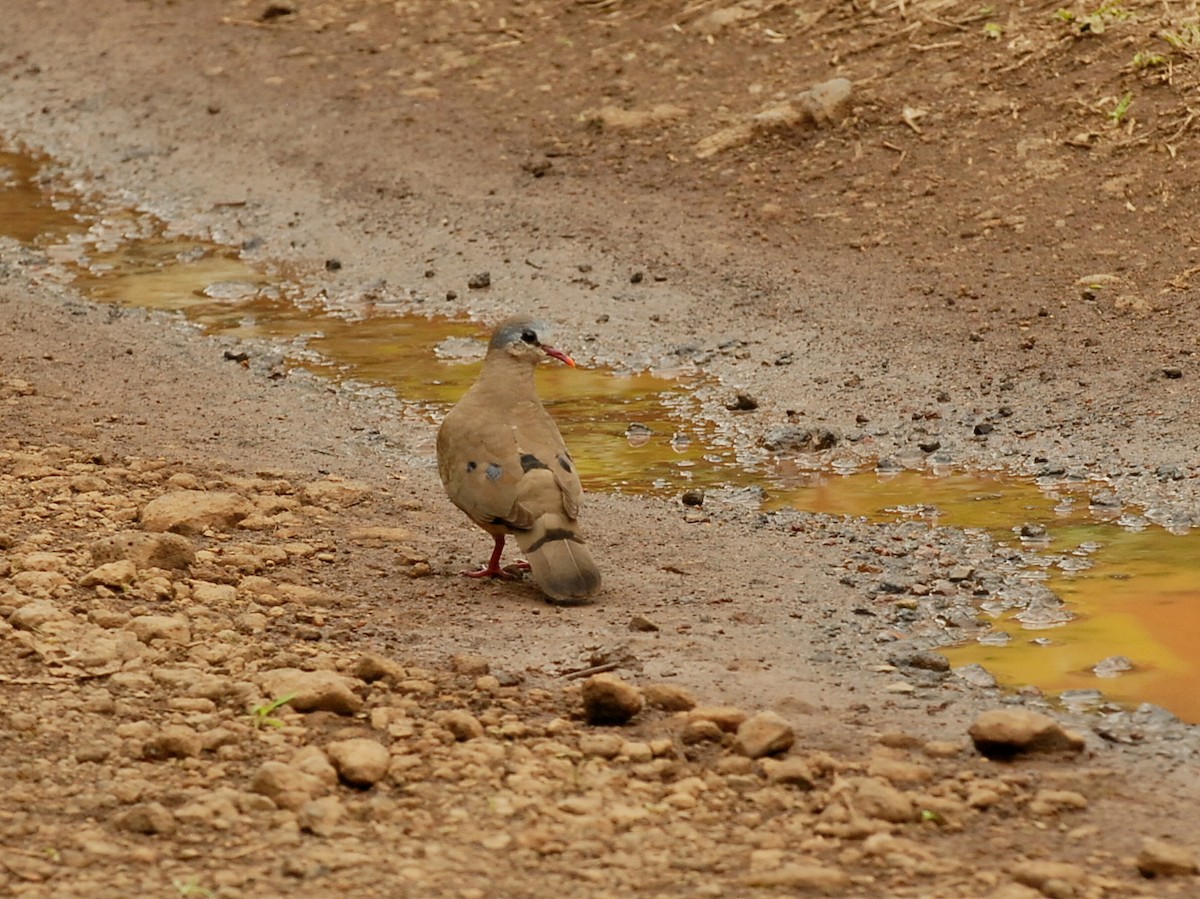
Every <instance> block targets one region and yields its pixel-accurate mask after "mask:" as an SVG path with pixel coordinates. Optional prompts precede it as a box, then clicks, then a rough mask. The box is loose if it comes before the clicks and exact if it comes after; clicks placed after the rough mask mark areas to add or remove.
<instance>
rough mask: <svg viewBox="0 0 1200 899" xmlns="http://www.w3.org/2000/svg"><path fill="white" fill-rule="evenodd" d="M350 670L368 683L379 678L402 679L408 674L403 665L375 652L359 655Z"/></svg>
mask: <svg viewBox="0 0 1200 899" xmlns="http://www.w3.org/2000/svg"><path fill="white" fill-rule="evenodd" d="M350 672H351V674H353V675H354V676H355V677H357V678H359V679H361V680H364V681H366V682H367V683H368V684H372V683H374V682H375V681H378V680H390V681H393V682H395V681H401V680H404V678H405V676H406V675H405V672H404V666H403V665H401V664H400V663H399V662H396V661H393V660H392V659H389V658H387V657H386V656H381V655H379V654H378V653H374V652H366V653H363V654H362V655H361V656H359V657H358V658H357V659H356V660H355V662H354V667H353V668H351V669H350Z"/></svg>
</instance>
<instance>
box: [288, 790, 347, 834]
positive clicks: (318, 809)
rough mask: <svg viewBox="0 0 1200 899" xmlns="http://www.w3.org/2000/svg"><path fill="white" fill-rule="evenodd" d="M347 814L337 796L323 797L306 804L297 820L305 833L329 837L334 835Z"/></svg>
mask: <svg viewBox="0 0 1200 899" xmlns="http://www.w3.org/2000/svg"><path fill="white" fill-rule="evenodd" d="M345 812H346V808H345V806H344V805H342V801H341V799H339V798H338V797H337V796H322V797H321V798H320V799H313V800H311V801H309V802H306V803H304V805H303V806H301V807H300V811H299V813H298V814H297V816H296V818H297V822H298V823H299V825H300V829H301V830H302V831H304V832H305V833H311V834H316V835H317V836H319V837H327V836H330V835H331V834H332V833H333V831H334V828H335V827H337V824H338V822H339V821H341V820H342V816H343V815H344V814H345Z"/></svg>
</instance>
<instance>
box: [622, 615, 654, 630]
mask: <svg viewBox="0 0 1200 899" xmlns="http://www.w3.org/2000/svg"><path fill="white" fill-rule="evenodd" d="M629 629H630V630H631V631H637V632H639V633H644V634H651V633H654V632H655V631H657V630H658V629H659V627H658V625H657V624H655V623H654V622H653V621H651V620H650V619H649V618H646V617H643V616H642V615H634V616H633V617H632V618H630V619H629Z"/></svg>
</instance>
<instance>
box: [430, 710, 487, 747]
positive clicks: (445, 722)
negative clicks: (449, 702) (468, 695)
mask: <svg viewBox="0 0 1200 899" xmlns="http://www.w3.org/2000/svg"><path fill="white" fill-rule="evenodd" d="M433 720H434V721H436V722H437V723H438V724H440V725H441V726H442V727H444V728H446V730H448V731H450V733H452V734H454V739H455V740H457V741H458V742H460V743H463V742H466V741H467V740H477V739H479V738H480V737H482V736H483V734H484V730H483V725H482V724H481V723H480V722H479V719H478V718H476V717H475V716H474V715H472V714H471V713H470V712H468V711H467V710H466V709H451V710H450V711H447V712H440V713H439V714H437V715H435V716H434V719H433Z"/></svg>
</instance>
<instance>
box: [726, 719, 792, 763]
mask: <svg viewBox="0 0 1200 899" xmlns="http://www.w3.org/2000/svg"><path fill="white" fill-rule="evenodd" d="M795 742H796V731H795V729H793V727H792V725H791V724H789V723H788V722H787V721H785V720H784V719H783V718H782V717H781V716H780V715H779V714H777V713H776V712H759V713H758V714H756V715H751V716H750V717H749V718H747V719H746V720H745V721H743V722H742V723H741V724H739V725H738V729H737V736H736V737H735V738H734V741H733V748H734V750H735V751H737V752H739V753H741V754H742V755H744V756H746V757H748V758H752V759H759V758H762V757H763V756H764V755H777V754H779V753H781V752H787V750H788V749H790V748H791V747H792V744H793V743H795Z"/></svg>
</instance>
